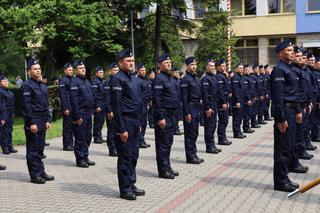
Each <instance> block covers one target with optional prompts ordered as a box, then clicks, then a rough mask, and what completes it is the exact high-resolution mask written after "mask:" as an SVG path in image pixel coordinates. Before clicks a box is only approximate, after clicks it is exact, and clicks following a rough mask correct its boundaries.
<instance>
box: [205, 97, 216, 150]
mask: <svg viewBox="0 0 320 213" xmlns="http://www.w3.org/2000/svg"><path fill="white" fill-rule="evenodd" d="M210 108H211V109H212V110H213V112H212V113H211V117H207V114H206V110H205V109H204V110H203V114H204V141H205V143H206V149H207V150H210V149H212V148H213V147H214V133H215V131H216V127H217V113H218V106H217V104H216V103H211V104H210Z"/></svg>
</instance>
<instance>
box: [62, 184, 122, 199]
mask: <svg viewBox="0 0 320 213" xmlns="http://www.w3.org/2000/svg"><path fill="white" fill-rule="evenodd" d="M59 185H60V188H61V189H62V190H63V191H68V192H72V193H77V194H87V195H101V196H104V197H110V198H118V197H119V191H118V190H114V189H112V188H110V187H107V186H105V185H97V184H88V183H60V184H59ZM89 199H90V198H89Z"/></svg>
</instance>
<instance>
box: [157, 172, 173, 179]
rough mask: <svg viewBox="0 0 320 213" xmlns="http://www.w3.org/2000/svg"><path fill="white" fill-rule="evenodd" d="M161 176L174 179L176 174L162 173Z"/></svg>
mask: <svg viewBox="0 0 320 213" xmlns="http://www.w3.org/2000/svg"><path fill="white" fill-rule="evenodd" d="M159 178H164V179H174V175H173V174H172V173H171V172H165V173H160V174H159Z"/></svg>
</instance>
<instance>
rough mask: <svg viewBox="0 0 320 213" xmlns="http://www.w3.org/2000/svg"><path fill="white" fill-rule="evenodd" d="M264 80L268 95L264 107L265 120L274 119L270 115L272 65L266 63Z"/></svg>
mask: <svg viewBox="0 0 320 213" xmlns="http://www.w3.org/2000/svg"><path fill="white" fill-rule="evenodd" d="M263 68H264V74H263V77H264V80H265V84H266V96H265V99H264V100H265V102H264V103H265V107H264V113H263V116H264V120H265V121H272V118H271V117H270V113H269V111H270V72H271V67H270V66H269V65H268V64H266V65H264V67H263Z"/></svg>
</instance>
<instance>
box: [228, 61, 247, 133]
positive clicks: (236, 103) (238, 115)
mask: <svg viewBox="0 0 320 213" xmlns="http://www.w3.org/2000/svg"><path fill="white" fill-rule="evenodd" d="M242 75H243V64H242V63H239V64H237V66H236V73H235V74H234V76H233V77H232V78H231V91H232V96H231V105H232V130H233V137H234V138H239V139H242V138H245V137H246V136H245V135H244V134H243V133H242V132H241V122H242V119H243V111H244V102H245V93H246V91H245V85H244V79H243V78H242Z"/></svg>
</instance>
